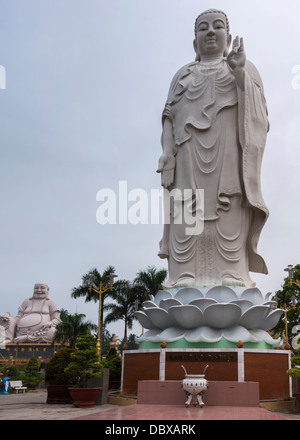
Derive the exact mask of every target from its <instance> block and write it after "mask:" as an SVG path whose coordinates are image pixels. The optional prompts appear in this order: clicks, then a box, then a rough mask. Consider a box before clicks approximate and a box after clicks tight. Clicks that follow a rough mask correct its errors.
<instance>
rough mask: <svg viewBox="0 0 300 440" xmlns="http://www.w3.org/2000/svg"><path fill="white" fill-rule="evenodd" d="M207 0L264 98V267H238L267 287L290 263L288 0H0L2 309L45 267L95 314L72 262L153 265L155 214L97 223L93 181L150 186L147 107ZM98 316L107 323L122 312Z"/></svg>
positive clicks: (295, 96) (291, 33) (179, 61)
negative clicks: (78, 289)
mask: <svg viewBox="0 0 300 440" xmlns="http://www.w3.org/2000/svg"><path fill="white" fill-rule="evenodd" d="M211 7H214V8H218V9H222V10H224V11H225V12H226V13H227V15H228V17H229V21H230V26H231V33H232V35H233V37H235V36H236V35H239V36H243V37H244V44H245V51H246V55H247V57H248V59H250V60H251V61H252V62H254V64H255V65H256V66H257V68H258V70H259V72H260V74H261V76H262V79H263V82H264V87H265V95H266V99H267V102H268V108H269V119H270V125H271V129H270V133H269V136H268V140H267V146H266V151H265V156H264V161H263V168H262V187H263V195H264V199H265V201H266V204H267V206H268V208H269V209H270V218H269V220H268V222H267V224H266V226H265V228H264V229H263V232H262V235H261V240H260V242H259V251H260V253H261V254H262V256H263V257H264V258H265V260H266V262H267V265H268V268H269V275H267V276H265V275H257V274H252V278H253V280H254V281H256V283H257V287H259V288H260V289H261V290H262V291H263V292H269V291H273V292H275V291H276V290H277V289H279V288H280V286H281V284H282V282H283V278H284V276H285V272H284V271H283V269H284V268H285V267H286V265H287V264H297V263H300V255H299V238H298V231H299V210H300V204H299V182H300V152H299V151H300V148H299V139H300V123H299V121H300V88H299V89H298V88H297V87H295V85H296V86H297V85H298V84H299V86H300V79H299V80H297V77H296V74H295V72H297V67H296V66H300V46H299V31H300V24H299V16H300V1H299V0H286V1H284V2H283V1H282V0H251V1H248V0H243V1H237V0H215V1H208V0H202V1H199V0H107V1H103V0H13V1H11V2H9V1H8V0H0V10H1V19H0V20H1V21H0V65H2V66H4V67H5V70H6V89H5V90H0V142H1V162H0V164H1V165H0V166H1V173H0V179H1V185H0V192H1V217H0V226H1V229H0V230H1V242H0V243H1V260H0V270H1V284H0V289H1V301H0V313H4V312H6V311H9V312H10V313H12V314H13V315H16V313H17V309H18V307H19V306H20V304H21V302H22V301H23V300H24V299H25V298H27V297H29V296H30V295H31V293H32V289H33V285H34V283H35V282H37V281H45V282H47V283H48V284H49V286H50V296H51V297H53V298H55V299H56V301H57V303H58V305H59V307H60V308H65V309H67V310H68V311H69V312H70V313H75V312H78V313H85V314H86V316H87V318H88V319H90V320H92V321H94V322H95V323H96V322H97V306H96V305H95V304H94V303H87V304H86V303H84V301H83V300H74V299H72V298H71V296H70V292H71V289H72V288H73V287H75V286H78V285H79V284H80V283H81V276H82V275H83V274H84V273H85V272H87V271H88V270H89V269H91V268H93V267H97V268H98V270H99V271H100V272H102V271H103V270H104V269H105V267H106V266H108V265H114V266H115V267H116V272H117V274H118V276H119V279H121V278H122V279H123V278H124V279H129V280H132V279H133V278H134V277H135V274H136V273H137V272H138V271H139V270H141V269H146V268H147V266H148V265H155V266H156V267H158V268H163V267H166V262H165V260H160V259H159V258H158V257H157V251H158V242H159V240H160V238H161V235H162V226H161V225H151V224H148V225H130V224H127V225H105V226H101V225H100V224H99V223H97V221H96V212H97V208H98V207H99V204H100V203H99V202H97V201H96V194H97V192H98V191H99V190H100V189H103V188H111V189H113V190H114V191H115V192H116V194H118V186H119V181H127V185H128V191H130V190H131V189H134V188H141V189H144V190H145V191H147V193H149V194H150V190H151V189H155V188H156V189H159V188H160V176H159V175H158V174H156V172H155V171H156V168H157V162H158V158H159V155H160V152H161V145H160V136H161V112H162V109H163V106H164V103H165V100H166V96H167V92H168V88H169V84H170V81H171V79H172V77H173V75H174V74H175V72H176V71H177V70H178V69H179V68H180V67H181V66H183V65H184V64H186V63H188V62H190V61H192V60H193V59H194V51H193V45H192V42H193V28H194V21H195V18H196V16H198V14H199V13H201V12H202V11H204V10H205V9H208V8H211ZM292 69H295V70H294V73H292ZM298 72H300V67H299V70H298ZM293 81H294V82H293ZM293 86H294V87H293ZM129 206H130V203H129ZM109 330H110V331H111V332H114V331H116V332H117V334H118V336H119V337H121V336H122V333H123V324H121V323H118V324H117V325H111V326H110V327H109ZM134 331H135V332H136V333H138V332H139V331H140V326H139V324H137V325H136V326H135V328H134Z"/></svg>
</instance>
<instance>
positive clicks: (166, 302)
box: [159, 298, 182, 311]
mask: <svg viewBox="0 0 300 440" xmlns="http://www.w3.org/2000/svg"><path fill="white" fill-rule="evenodd" d="M181 305H182V304H181V302H180V301H179V300H178V299H176V298H167V299H162V300H161V302H160V303H159V307H160V308H162V309H164V310H166V311H168V310H169V308H170V307H172V306H181Z"/></svg>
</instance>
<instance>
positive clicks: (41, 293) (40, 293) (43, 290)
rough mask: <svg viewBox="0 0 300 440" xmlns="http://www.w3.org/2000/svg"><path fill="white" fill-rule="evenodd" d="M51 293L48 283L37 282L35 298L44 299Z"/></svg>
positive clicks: (34, 292)
mask: <svg viewBox="0 0 300 440" xmlns="http://www.w3.org/2000/svg"><path fill="white" fill-rule="evenodd" d="M48 293H49V287H48V285H47V284H46V283H36V284H35V285H34V288H33V298H34V299H43V298H47V296H48Z"/></svg>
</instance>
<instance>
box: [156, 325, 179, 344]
mask: <svg viewBox="0 0 300 440" xmlns="http://www.w3.org/2000/svg"><path fill="white" fill-rule="evenodd" d="M184 334H185V330H184V329H183V328H179V327H169V328H167V329H166V330H163V331H162V332H161V333H160V335H159V337H160V339H161V340H162V341H168V342H173V341H178V339H183V338H184Z"/></svg>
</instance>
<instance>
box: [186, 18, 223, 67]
mask: <svg viewBox="0 0 300 440" xmlns="http://www.w3.org/2000/svg"><path fill="white" fill-rule="evenodd" d="M230 43H231V35H230V34H229V29H228V22H227V19H226V15H225V14H223V13H222V12H218V11H207V12H204V13H203V14H201V15H199V17H198V18H197V20H196V23H195V40H194V49H195V52H196V54H197V59H199V60H200V59H201V57H217V56H223V55H224V54H225V53H226V52H227V50H228V48H229V46H230Z"/></svg>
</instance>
